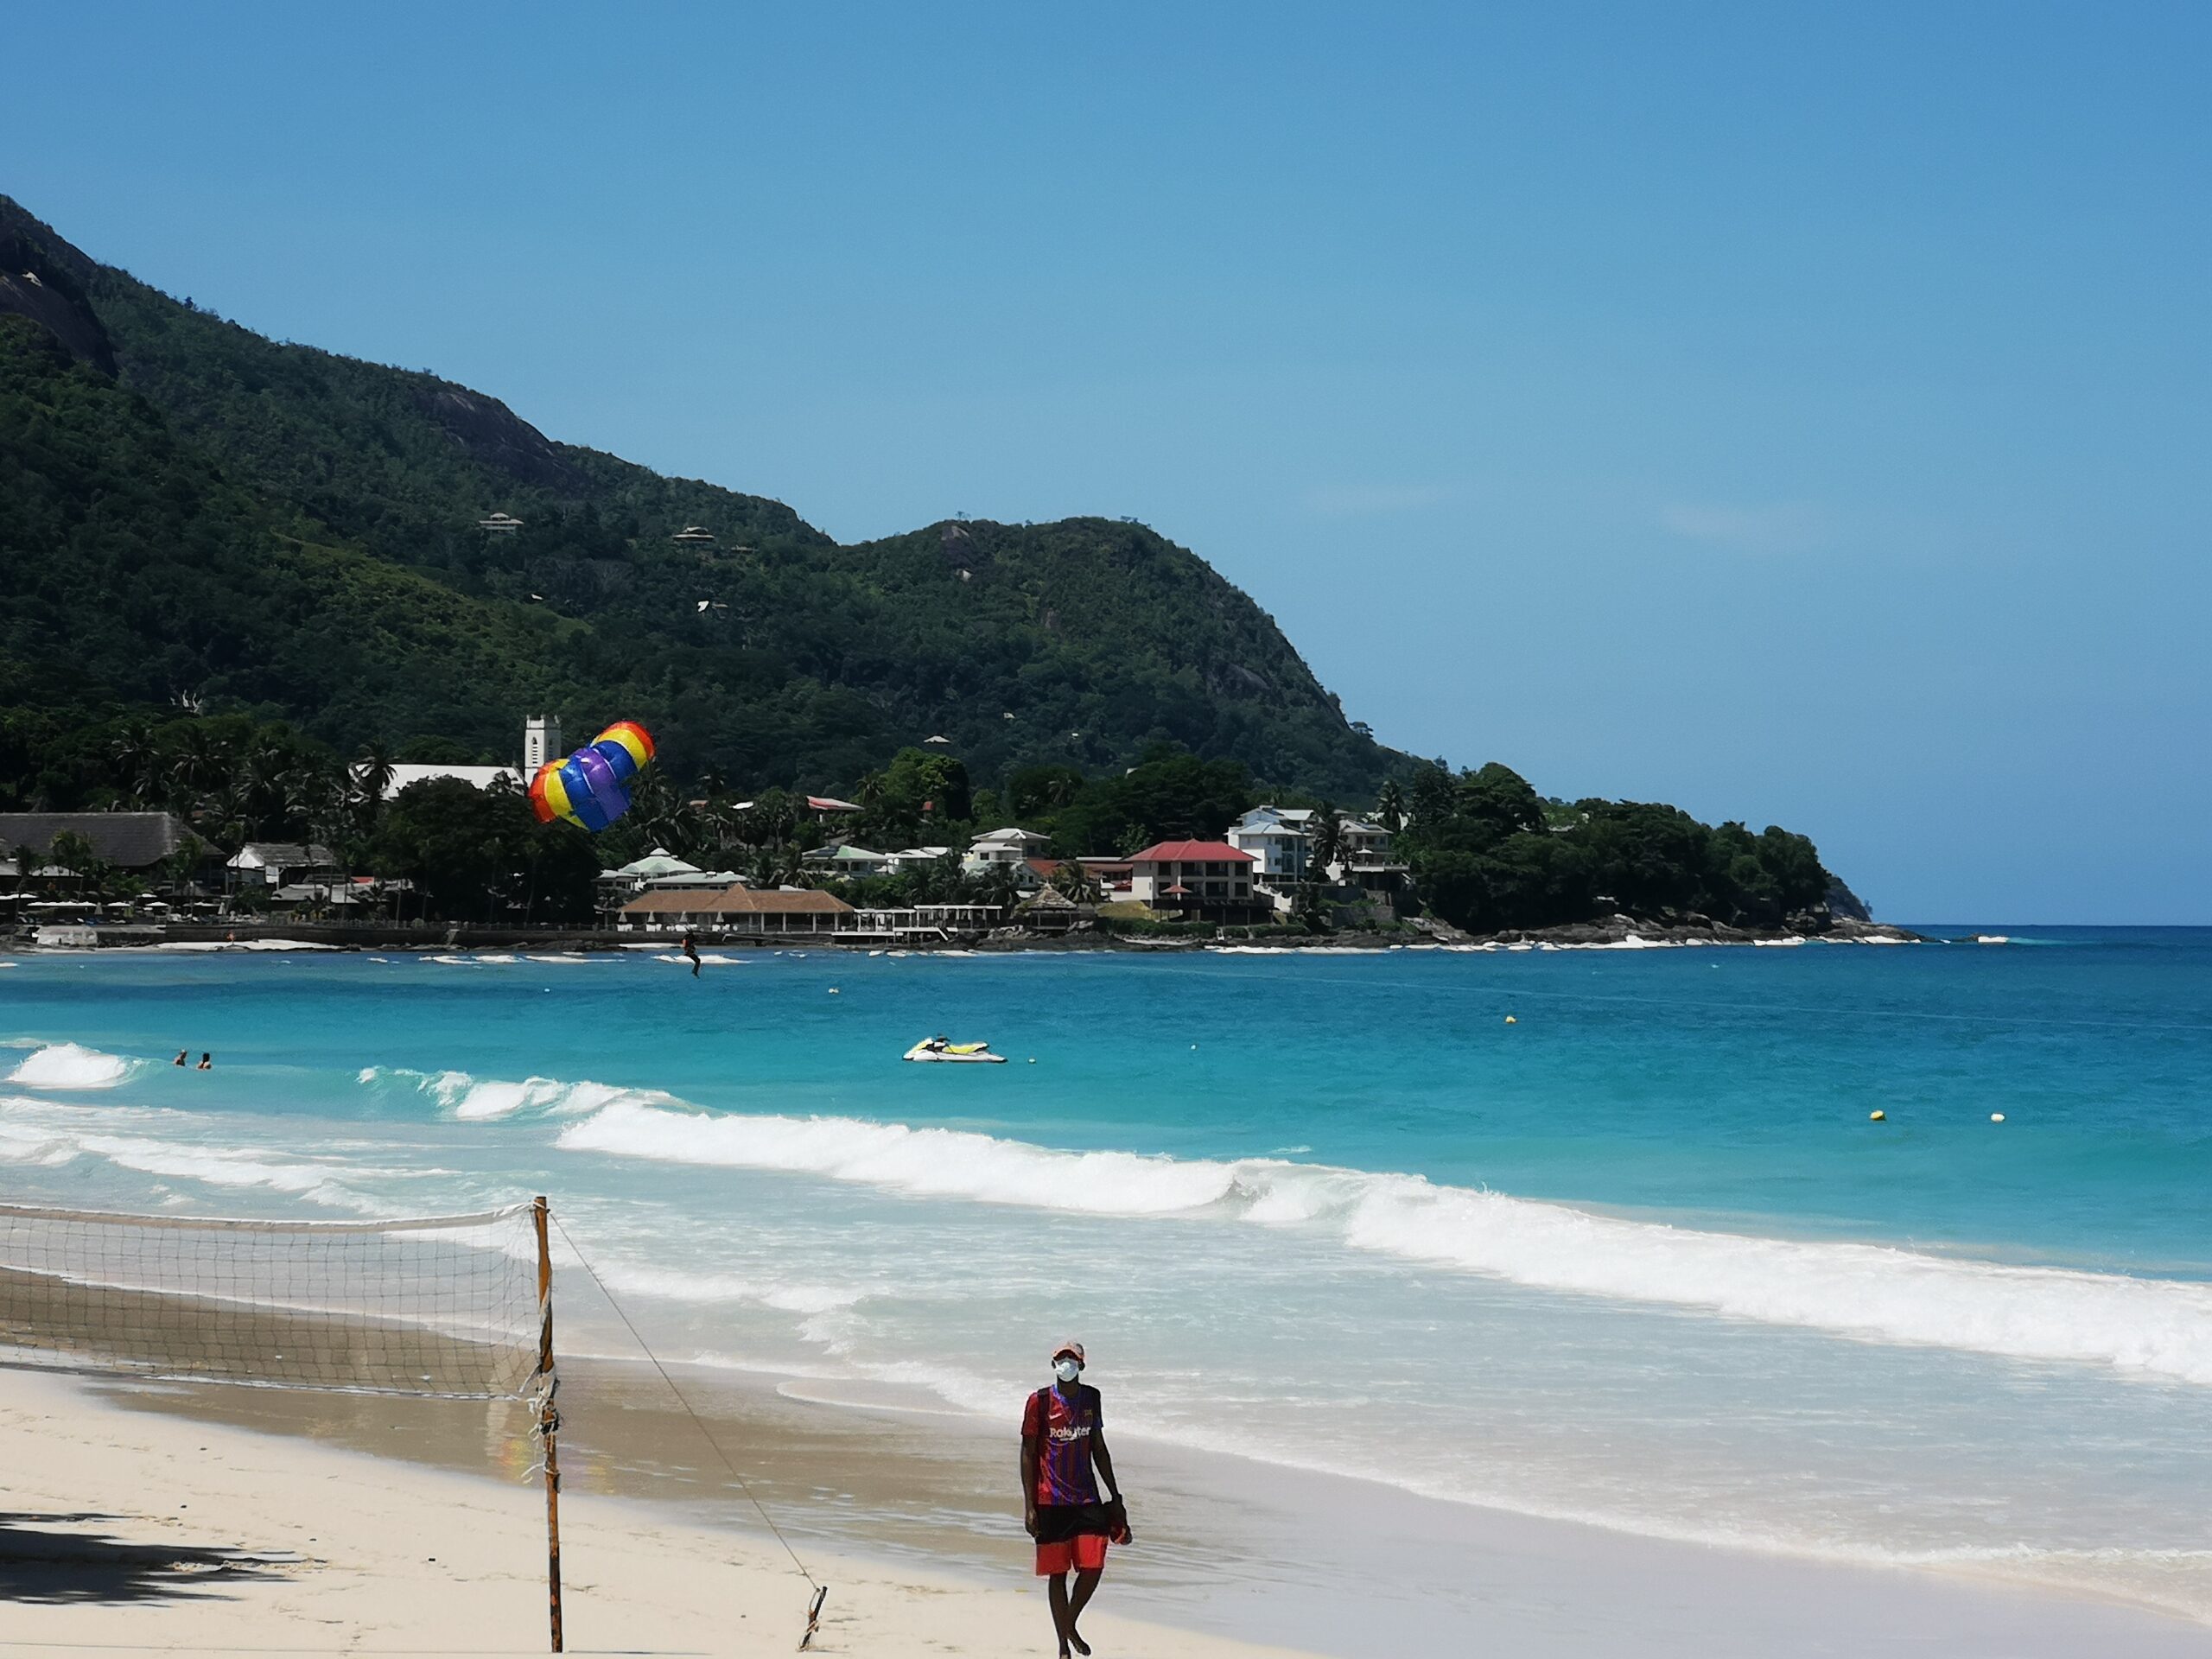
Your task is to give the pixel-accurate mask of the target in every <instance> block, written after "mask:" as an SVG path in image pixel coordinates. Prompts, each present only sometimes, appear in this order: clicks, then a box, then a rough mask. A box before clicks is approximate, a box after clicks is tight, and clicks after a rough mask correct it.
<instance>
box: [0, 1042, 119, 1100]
mask: <svg viewBox="0 0 2212 1659" xmlns="http://www.w3.org/2000/svg"><path fill="white" fill-rule="evenodd" d="M140 1065H143V1061H138V1060H126V1059H124V1058H123V1057H122V1056H121V1055H119V1054H104V1053H102V1052H100V1051H99V1049H97V1048H85V1047H81V1046H79V1045H78V1044H75V1043H48V1044H45V1045H43V1046H40V1047H38V1048H35V1049H34V1050H32V1052H31V1053H30V1055H29V1058H26V1059H25V1060H24V1061H23V1062H22V1065H18V1066H17V1067H16V1069H15V1070H14V1071H10V1073H9V1074H8V1077H7V1081H8V1082H10V1083H14V1084H22V1086H23V1087H25V1088H27V1089H112V1088H114V1087H115V1086H116V1084H119V1083H121V1082H123V1081H124V1079H126V1078H127V1077H130V1074H131V1072H133V1071H136V1070H137V1069H138V1067H139V1066H140Z"/></svg>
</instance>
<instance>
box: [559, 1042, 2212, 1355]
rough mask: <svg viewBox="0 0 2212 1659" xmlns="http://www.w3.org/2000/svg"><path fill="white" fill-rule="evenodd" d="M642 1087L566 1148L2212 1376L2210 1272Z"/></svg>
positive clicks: (1998, 1351)
mask: <svg viewBox="0 0 2212 1659" xmlns="http://www.w3.org/2000/svg"><path fill="white" fill-rule="evenodd" d="M571 1086H572V1087H574V1086H575V1085H571ZM624 1092H625V1094H626V1096H628V1097H626V1098H622V1099H619V1100H615V1101H613V1102H610V1103H607V1104H606V1105H604V1106H603V1107H601V1109H598V1110H596V1111H594V1112H593V1113H592V1115H591V1116H588V1117H587V1118H585V1119H584V1120H583V1121H582V1122H577V1123H574V1124H571V1125H569V1127H568V1128H564V1129H563V1131H562V1132H561V1135H560V1137H559V1141H558V1144H559V1145H560V1146H561V1147H563V1148H565V1149H567V1150H569V1151H571V1152H594V1153H602V1154H613V1155H617V1156H621V1157H629V1158H648V1159H657V1160H663V1161H665V1162H671V1163H681V1164H692V1165H702V1166H722V1167H729V1168H744V1169H765V1170H777V1171H784V1172H787V1173H798V1174H808V1175H815V1176H820V1177H824V1178H827V1179H831V1180H839V1181H852V1182H858V1183H861V1184H864V1185H870V1186H875V1187H879V1188H881V1189H884V1190H887V1191H889V1192H899V1193H903V1194H906V1195H909V1196H912V1197H917V1198H956V1199H968V1200H972V1201H976V1202H981V1203H986V1204H1003V1205H1023V1206H1027V1207H1030V1208H1035V1209H1042V1210H1052V1211H1061V1212H1065V1213H1074V1214H1080V1215H1092V1216H1120V1217H1133V1218H1142V1217H1168V1216H1190V1217H1214V1218H1217V1219H1220V1220H1223V1221H1224V1222H1229V1223H1241V1224H1259V1225H1268V1226H1299V1227H1310V1228H1316V1229H1319V1230H1324V1231H1325V1232H1328V1233H1332V1234H1334V1235H1335V1236H1337V1237H1338V1239H1339V1240H1340V1241H1341V1242H1342V1243H1344V1245H1346V1246H1348V1247H1350V1248H1351V1249H1359V1250H1365V1251H1373V1252H1377V1253H1380V1254H1384V1255H1393V1256H1396V1257H1399V1258H1401V1259H1402V1260H1406V1261H1410V1262H1426V1263H1433V1264H1435V1265H1438V1266H1442V1267H1447V1268H1458V1269H1460V1270H1463V1271H1465V1272H1469V1273H1476V1274H1484V1275H1485V1276H1488V1277H1491V1278H1496V1279H1500V1280H1504V1281H1510V1282H1512V1283H1515V1284H1519V1285H1525V1286H1528V1287H1531V1288H1535V1289H1541V1290H1548V1291H1562V1292H1569V1293H1576V1294H1587V1295H1595V1296H1604V1297H1609V1298H1613V1299H1617V1300H1626V1301H1633V1302H1640V1303H1649V1304H1659V1305H1662V1306H1676V1307H1684V1308H1692V1309H1696V1310H1699V1311H1701V1312H1705V1313H1712V1314H1717V1315H1719V1316H1721V1317H1724V1318H1729V1319H1745V1320H1750V1321H1754V1322H1757V1323H1760V1324H1764V1325H1791V1326H1798V1327H1802V1328H1806V1329H1809V1330H1815V1331H1821V1332H1828V1333H1831V1334H1834V1335H1837V1336H1842V1337H1848V1338H1859V1339H1864V1340H1868V1341H1877V1342H1892V1343H1901V1344H1911V1345H1915V1346H1924V1347H1936V1348H1949V1349H1957V1350H1962V1351H1972V1352H1978V1353H1986V1354H1994V1355H1999V1356H2001V1357H2007V1358H2013V1359H2027V1360H2044V1361H2072V1362H2077V1363H2090V1364H2098V1365H2104V1366H2108V1367H2111V1368H2113V1369H2114V1370H2121V1371H2127V1372H2134V1373H2139V1374H2144V1375H2148V1376H2161V1377H2169V1378H2174V1379H2178V1380H2180V1381H2183V1382H2187V1383H2196V1384H2200V1385H2204V1386H2212V1285H2204V1284H2197V1283H2190V1282H2177V1281H2164V1280H2150V1279H2136V1278H2131V1277H2128V1276H2126V1275H2123V1274H2098V1273H2082V1272H2074V1271H2069V1270H2065V1269H2061V1268H2021V1267H2009V1266H2005V1265H2001V1264H1999V1263H1994V1262H1975V1261H1971V1260H1964V1259H1959V1258H1953V1257H1946V1256H1938V1255H1926V1254H1923V1253H1920V1252H1916V1251H1912V1250H1907V1249H1896V1248H1892V1247H1890V1246H1886V1245H1876V1244H1859V1243H1831V1242H1824V1241H1806V1240H1796V1239H1783V1238H1762V1237H1756V1236H1747V1235H1742V1234H1735V1233H1720V1232H1710V1231H1704V1230H1698V1229H1694V1228H1687V1227H1675V1226H1669V1225H1666V1224H1662V1223H1655V1222H1649V1221H1637V1220H1630V1219H1625V1218H1622V1217H1610V1216H1601V1215H1597V1214H1593V1213H1592V1212H1589V1211H1582V1210H1577V1209H1575V1208H1573V1207H1572V1206H1570V1205H1562V1204H1554V1203H1547V1202H1541V1201H1537V1200H1532V1199H1527V1198H1511V1197H1509V1196H1507V1195H1505V1194H1503V1193H1498V1192H1485V1191H1481V1190H1478V1189H1474V1188H1470V1187H1458V1186H1446V1185H1437V1184H1435V1183H1433V1182H1431V1181H1429V1180H1427V1179H1424V1178H1422V1177H1421V1176H1418V1175H1397V1174H1376V1173H1369V1172H1366V1171H1363V1170H1357V1169H1341V1168H1335V1167H1332V1166H1326V1165H1317V1164H1300V1163H1292V1162H1287V1161H1284V1160H1279V1159H1272V1158H1253V1159H1240V1160H1233V1161H1231V1160H1202V1159H1181V1158H1172V1157H1166V1156H1159V1155H1151V1154H1140V1153H1130V1152H1070V1151H1062V1150H1058V1149H1055V1148H1052V1147H1041V1146H1035V1145H1032V1144H1030V1143H1028V1142H1026V1141H1009V1140H1001V1139H999V1138H998V1137H995V1136H993V1135H979V1134H975V1133H972V1132H969V1131H965V1130H957V1129H938V1128H910V1127H908V1126H906V1125H904V1124H898V1123H873V1122H863V1121H861V1120H858V1119H854V1118H842V1117H810V1118H799V1117H786V1116H736V1115H717V1114H709V1113H705V1112H699V1111H695V1110H690V1109H682V1108H681V1107H680V1104H679V1103H675V1102H672V1101H671V1100H669V1099H668V1097H666V1096H663V1097H662V1098H661V1100H660V1101H659V1102H658V1103H657V1102H654V1101H652V1100H650V1099H647V1098H645V1097H642V1096H638V1095H636V1094H635V1093H634V1091H624ZM570 1098H574V1097H573V1096H570Z"/></svg>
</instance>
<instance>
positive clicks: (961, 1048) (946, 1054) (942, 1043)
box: [900, 1037, 1006, 1065]
mask: <svg viewBox="0 0 2212 1659" xmlns="http://www.w3.org/2000/svg"><path fill="white" fill-rule="evenodd" d="M900 1058H904V1059H909V1060H950V1061H953V1062H956V1063H957V1064H960V1065H1005V1064H1006V1056H1005V1055H1003V1054H994V1053H992V1052H991V1046H990V1045H989V1044H988V1043H955V1042H950V1041H948V1040H947V1039H944V1038H943V1037H931V1038H928V1039H925V1040H924V1041H922V1042H918V1043H916V1044H915V1045H914V1046H912V1048H910V1049H908V1050H907V1051H906V1053H905V1054H904V1055H902V1056H901V1057H900Z"/></svg>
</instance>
